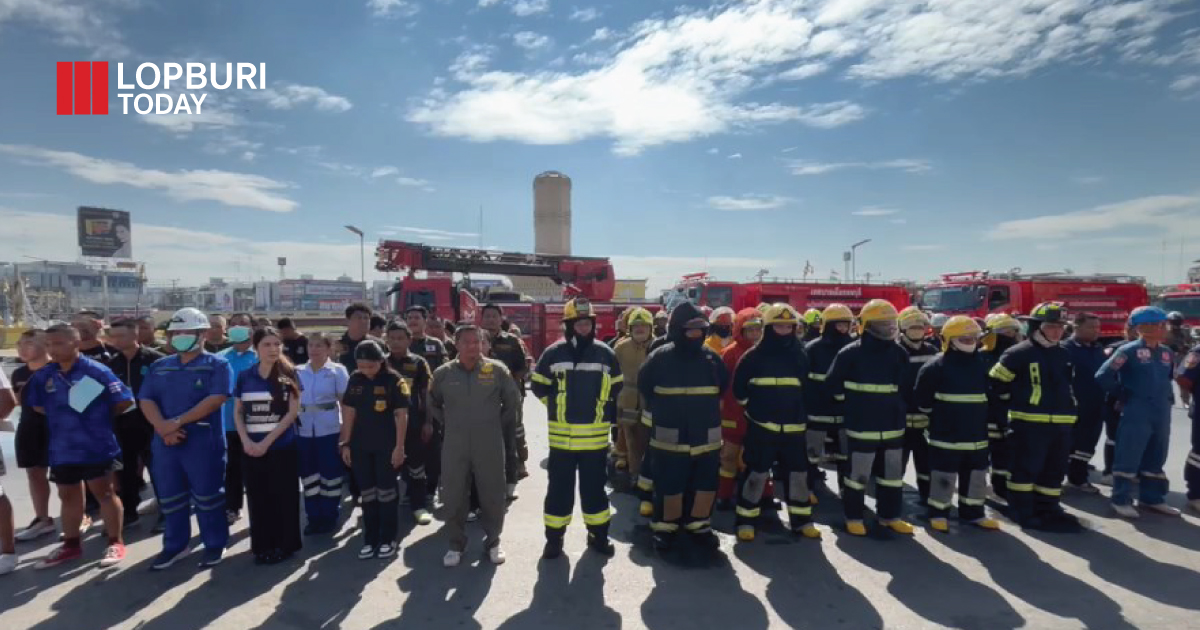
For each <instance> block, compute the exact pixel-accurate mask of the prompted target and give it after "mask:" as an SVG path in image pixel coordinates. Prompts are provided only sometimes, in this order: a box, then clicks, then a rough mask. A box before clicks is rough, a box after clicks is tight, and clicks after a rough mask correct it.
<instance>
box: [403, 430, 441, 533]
mask: <svg viewBox="0 0 1200 630" xmlns="http://www.w3.org/2000/svg"><path fill="white" fill-rule="evenodd" d="M431 444H433V438H432V437H431V438H429V442H424V441H422V440H421V428H420V427H409V429H408V434H407V435H405V436H404V466H403V467H402V468H401V469H400V476H401V477H403V478H404V493H405V495H406V496H407V497H408V507H409V509H411V510H412V511H414V512H416V511H417V510H424V509H426V504H427V503H428V497H429V474H428V472H427V468H426V466H427V465H426V463H425V462H426V461H427V460H428V459H429V448H430V445H431Z"/></svg>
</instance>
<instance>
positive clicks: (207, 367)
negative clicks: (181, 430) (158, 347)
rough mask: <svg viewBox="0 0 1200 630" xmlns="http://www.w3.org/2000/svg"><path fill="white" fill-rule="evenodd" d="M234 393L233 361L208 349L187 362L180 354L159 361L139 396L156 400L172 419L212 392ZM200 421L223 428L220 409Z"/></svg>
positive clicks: (151, 367) (223, 394)
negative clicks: (230, 361)
mask: <svg viewBox="0 0 1200 630" xmlns="http://www.w3.org/2000/svg"><path fill="white" fill-rule="evenodd" d="M231 393H233V372H232V371H231V370H230V369H229V362H227V361H226V360H225V359H222V358H221V357H219V356H217V355H215V354H209V353H207V352H204V353H201V354H200V355H199V356H197V357H196V358H195V359H192V360H191V361H189V362H188V363H187V364H184V363H182V362H181V361H180V360H179V355H178V354H173V355H171V356H169V357H167V358H165V359H159V360H158V361H155V362H154V365H151V366H150V371H149V373H147V374H146V378H145V379H144V380H143V381H142V390H141V392H140V393H139V396H140V397H141V399H142V400H150V401H153V402H154V404H155V405H158V410H159V411H160V412H161V413H162V416H163V418H164V419H167V420H169V419H171V418H175V417H177V416H181V415H183V414H185V413H187V412H188V411H191V409H192V408H193V407H195V406H196V405H198V404H200V401H202V400H204V399H205V398H208V397H209V396H229V395H230V394H231ZM199 423H200V424H207V425H209V426H213V427H218V428H220V426H221V412H220V410H217V411H214V412H212V413H211V414H209V415H208V417H206V418H204V419H203V420H200V421H199ZM189 426H190V425H189Z"/></svg>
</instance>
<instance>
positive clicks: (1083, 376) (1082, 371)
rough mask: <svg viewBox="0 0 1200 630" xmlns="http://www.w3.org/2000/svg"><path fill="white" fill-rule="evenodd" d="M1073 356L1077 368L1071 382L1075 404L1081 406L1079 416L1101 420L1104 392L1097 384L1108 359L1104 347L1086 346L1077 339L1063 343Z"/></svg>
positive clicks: (1095, 344) (1073, 363) (1093, 344)
mask: <svg viewBox="0 0 1200 630" xmlns="http://www.w3.org/2000/svg"><path fill="white" fill-rule="evenodd" d="M1062 347H1063V348H1066V350H1067V353H1068V354H1070V355H1071V364H1072V365H1074V366H1075V376H1074V378H1073V379H1072V380H1071V389H1072V390H1073V391H1074V392H1075V403H1076V404H1078V405H1079V415H1081V416H1087V417H1089V418H1099V417H1100V415H1101V413H1102V411H1103V409H1104V390H1103V389H1101V388H1100V385H1099V384H1098V383H1097V382H1096V372H1098V371H1099V370H1100V366H1101V365H1104V360H1105V359H1107V358H1108V355H1107V353H1105V352H1104V346H1102V345H1100V344H1099V343H1094V342H1093V343H1091V344H1085V343H1083V342H1081V341H1079V340H1078V339H1076V338H1075V337H1071V338H1070V339H1068V340H1066V341H1064V342H1062Z"/></svg>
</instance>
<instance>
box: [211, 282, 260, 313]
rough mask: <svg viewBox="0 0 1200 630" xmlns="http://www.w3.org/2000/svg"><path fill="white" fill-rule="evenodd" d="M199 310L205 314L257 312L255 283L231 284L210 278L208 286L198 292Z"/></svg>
mask: <svg viewBox="0 0 1200 630" xmlns="http://www.w3.org/2000/svg"><path fill="white" fill-rule="evenodd" d="M196 296H197V302H198V305H197V308H199V309H200V310H202V311H204V312H205V313H237V312H241V311H245V312H251V311H253V310H255V302H256V298H257V294H256V291H255V290H254V283H253V282H231V281H226V280H224V279H221V278H209V281H208V284H206V285H204V286H202V287H200V288H199V289H198V290H197V291H196Z"/></svg>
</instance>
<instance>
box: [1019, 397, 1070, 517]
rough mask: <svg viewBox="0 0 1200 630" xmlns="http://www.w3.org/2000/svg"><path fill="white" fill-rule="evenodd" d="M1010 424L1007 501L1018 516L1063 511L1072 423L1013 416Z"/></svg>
mask: <svg viewBox="0 0 1200 630" xmlns="http://www.w3.org/2000/svg"><path fill="white" fill-rule="evenodd" d="M1009 427H1010V428H1011V429H1012V434H1011V435H1010V436H1009V447H1010V451H1009V454H1010V456H1011V459H1010V462H1011V463H1010V465H1009V471H1010V475H1009V478H1008V504H1009V506H1011V507H1012V508H1013V512H1014V513H1015V515H1016V517H1017V520H1018V521H1024V520H1026V519H1028V518H1030V517H1033V516H1036V515H1041V514H1046V513H1054V512H1060V511H1062V506H1061V505H1060V504H1059V499H1061V498H1062V482H1063V477H1064V476H1065V475H1066V472H1067V458H1068V456H1069V454H1070V452H1071V437H1072V426H1071V425H1070V424H1052V423H1043V422H1028V421H1025V420H1013V421H1012V422H1011V423H1010V424H1009Z"/></svg>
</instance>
